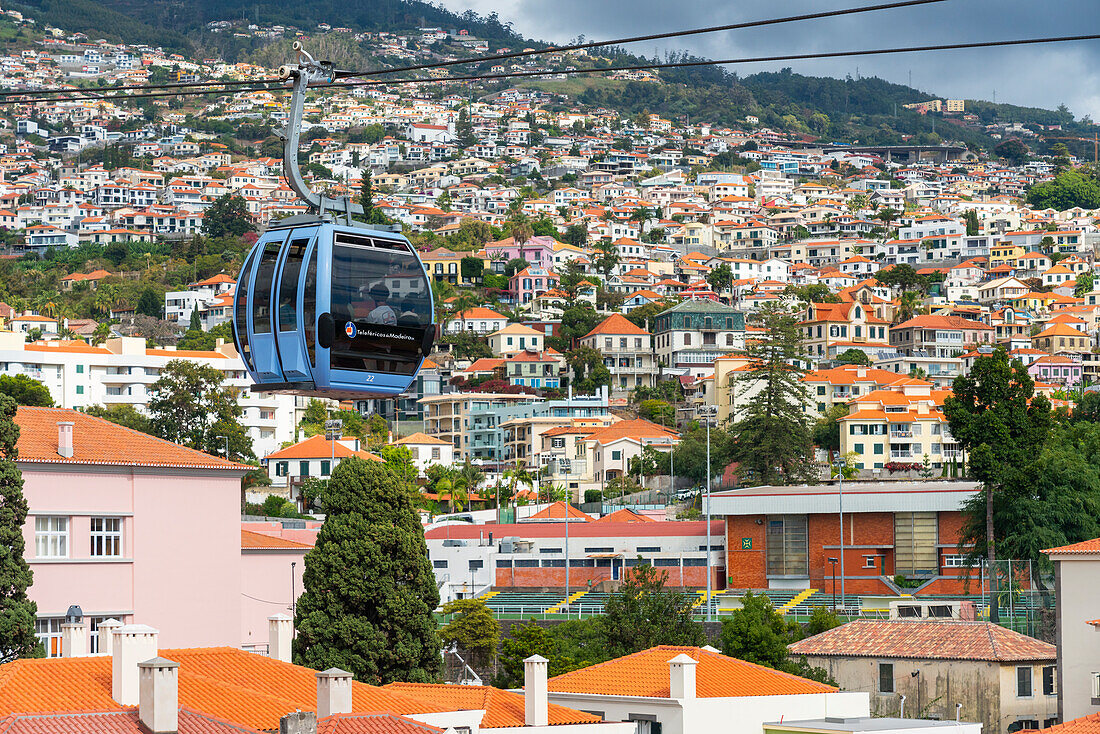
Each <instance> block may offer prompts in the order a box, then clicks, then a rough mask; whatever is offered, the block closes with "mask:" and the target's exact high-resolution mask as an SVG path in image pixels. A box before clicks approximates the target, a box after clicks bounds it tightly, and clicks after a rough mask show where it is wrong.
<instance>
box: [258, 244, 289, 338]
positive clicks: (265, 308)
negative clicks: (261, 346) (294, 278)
mask: <svg viewBox="0 0 1100 734" xmlns="http://www.w3.org/2000/svg"><path fill="white" fill-rule="evenodd" d="M282 245H283V243H282V242H268V243H267V245H265V246H264V253H263V254H262V255H260V264H259V265H257V266H256V287H255V289H254V290H253V293H252V295H253V296H254V298H253V299H252V300H253V305H252V333H254V334H270V333H271V291H273V290H274V289H275V283H274V277H275V263H276V261H277V260H278V259H279V248H280V247H282Z"/></svg>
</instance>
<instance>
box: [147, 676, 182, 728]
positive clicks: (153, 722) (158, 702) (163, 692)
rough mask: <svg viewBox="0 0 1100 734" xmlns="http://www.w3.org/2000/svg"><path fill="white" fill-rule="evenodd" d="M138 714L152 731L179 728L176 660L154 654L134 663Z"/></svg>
mask: <svg viewBox="0 0 1100 734" xmlns="http://www.w3.org/2000/svg"><path fill="white" fill-rule="evenodd" d="M137 668H138V677H139V683H138V688H139V694H138V698H139V701H138V718H139V719H140V720H141V723H142V724H143V725H144V727H145V729H147V730H148V731H149V732H151V733H152V734H169V733H171V734H174V733H175V732H177V731H179V668H180V664H179V663H177V662H174V661H172V660H165V659H164V658H162V657H155V658H153V659H152V660H146V661H144V662H141V663H138V664H137Z"/></svg>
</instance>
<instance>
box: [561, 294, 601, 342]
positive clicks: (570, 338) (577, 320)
mask: <svg viewBox="0 0 1100 734" xmlns="http://www.w3.org/2000/svg"><path fill="white" fill-rule="evenodd" d="M601 321H603V317H602V316H600V314H598V313H596V309H594V308H592V304H591V303H589V302H588V301H581V302H579V303H578V302H574V303H573V305H571V306H569V307H568V308H566V309H565V310H564V311H562V316H561V331H560V332H559V333H560V335H561V336H560V339H561V340H562V342H564V343H563V345H562V346H564V347H565V349H563V350H561V351H568V350H569V349H571V348H572V346H573V343H574V341H575V340H577V339H580V338H581V337H583V336H586V335H587V334H588V333H589V332H591V331H592V330H593V329H595V328H596V327H597V326H598V325H599V324H600V322H601Z"/></svg>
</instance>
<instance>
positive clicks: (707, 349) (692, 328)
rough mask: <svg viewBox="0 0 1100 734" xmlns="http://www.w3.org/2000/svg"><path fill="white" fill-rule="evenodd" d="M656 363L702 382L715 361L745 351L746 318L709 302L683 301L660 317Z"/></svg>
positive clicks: (658, 321)
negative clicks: (723, 356)
mask: <svg viewBox="0 0 1100 734" xmlns="http://www.w3.org/2000/svg"><path fill="white" fill-rule="evenodd" d="M653 338H654V342H655V344H656V351H657V359H658V360H659V362H660V363H661V364H662V365H663V366H664V367H666V368H668V369H670V370H675V373H676V374H683V375H691V376H693V377H697V378H702V377H705V376H707V375H709V374H711V372H712V371H713V368H714V360H715V359H717V358H718V357H721V356H722V355H724V354H727V353H729V352H732V351H735V350H739V349H744V347H745V314H744V313H743V312H741V311H739V310H738V309H736V308H733V307H732V306H727V305H725V304H722V303H715V302H714V301H710V300H693V301H683V302H681V303H678V304H676V305H675V306H673V307H672V308H670V309H668V310H667V311H664V312H662V313H660V314H658V315H657V318H656V319H654V330H653Z"/></svg>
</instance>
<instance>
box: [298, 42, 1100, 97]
mask: <svg viewBox="0 0 1100 734" xmlns="http://www.w3.org/2000/svg"><path fill="white" fill-rule="evenodd" d="M1096 40H1100V34H1095V33H1094V34H1089V35H1081V36H1052V37H1047V38H1019V39H1011V40H1006V41H975V42H970V43H948V44H936V45H932V46H906V47H898V48H871V49H860V50H856V51H822V52H818V53H806V54H787V55H780V56H746V57H743V58H739V59H700V60H697V61H669V62H658V63H652V64H631V65H629V66H604V67H600V68H593V69H569V70H558V71H516V72H509V73H506V74H471V75H469V76H448V77H439V78H432V77H425V78H419V79H369V80H366V81H353V82H333V83H331V84H318V85H316V86H317V87H318V88H325V89H328V88H332V87H373V86H386V85H394V86H396V85H400V84H440V83H442V82H463V81H494V80H501V79H521V78H528V77H539V76H559V75H574V74H603V73H606V72H616V71H644V70H647V69H682V68H687V67H696V66H725V65H728V64H762V63H768V62H773V61H808V60H814V59H835V58H845V57H853V56H881V55H886V54H902V53H916V52H922V51H956V50H960V49H968V48H995V47H1003V46H1029V45H1037V44H1043V43H1065V42H1070V41H1096Z"/></svg>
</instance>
